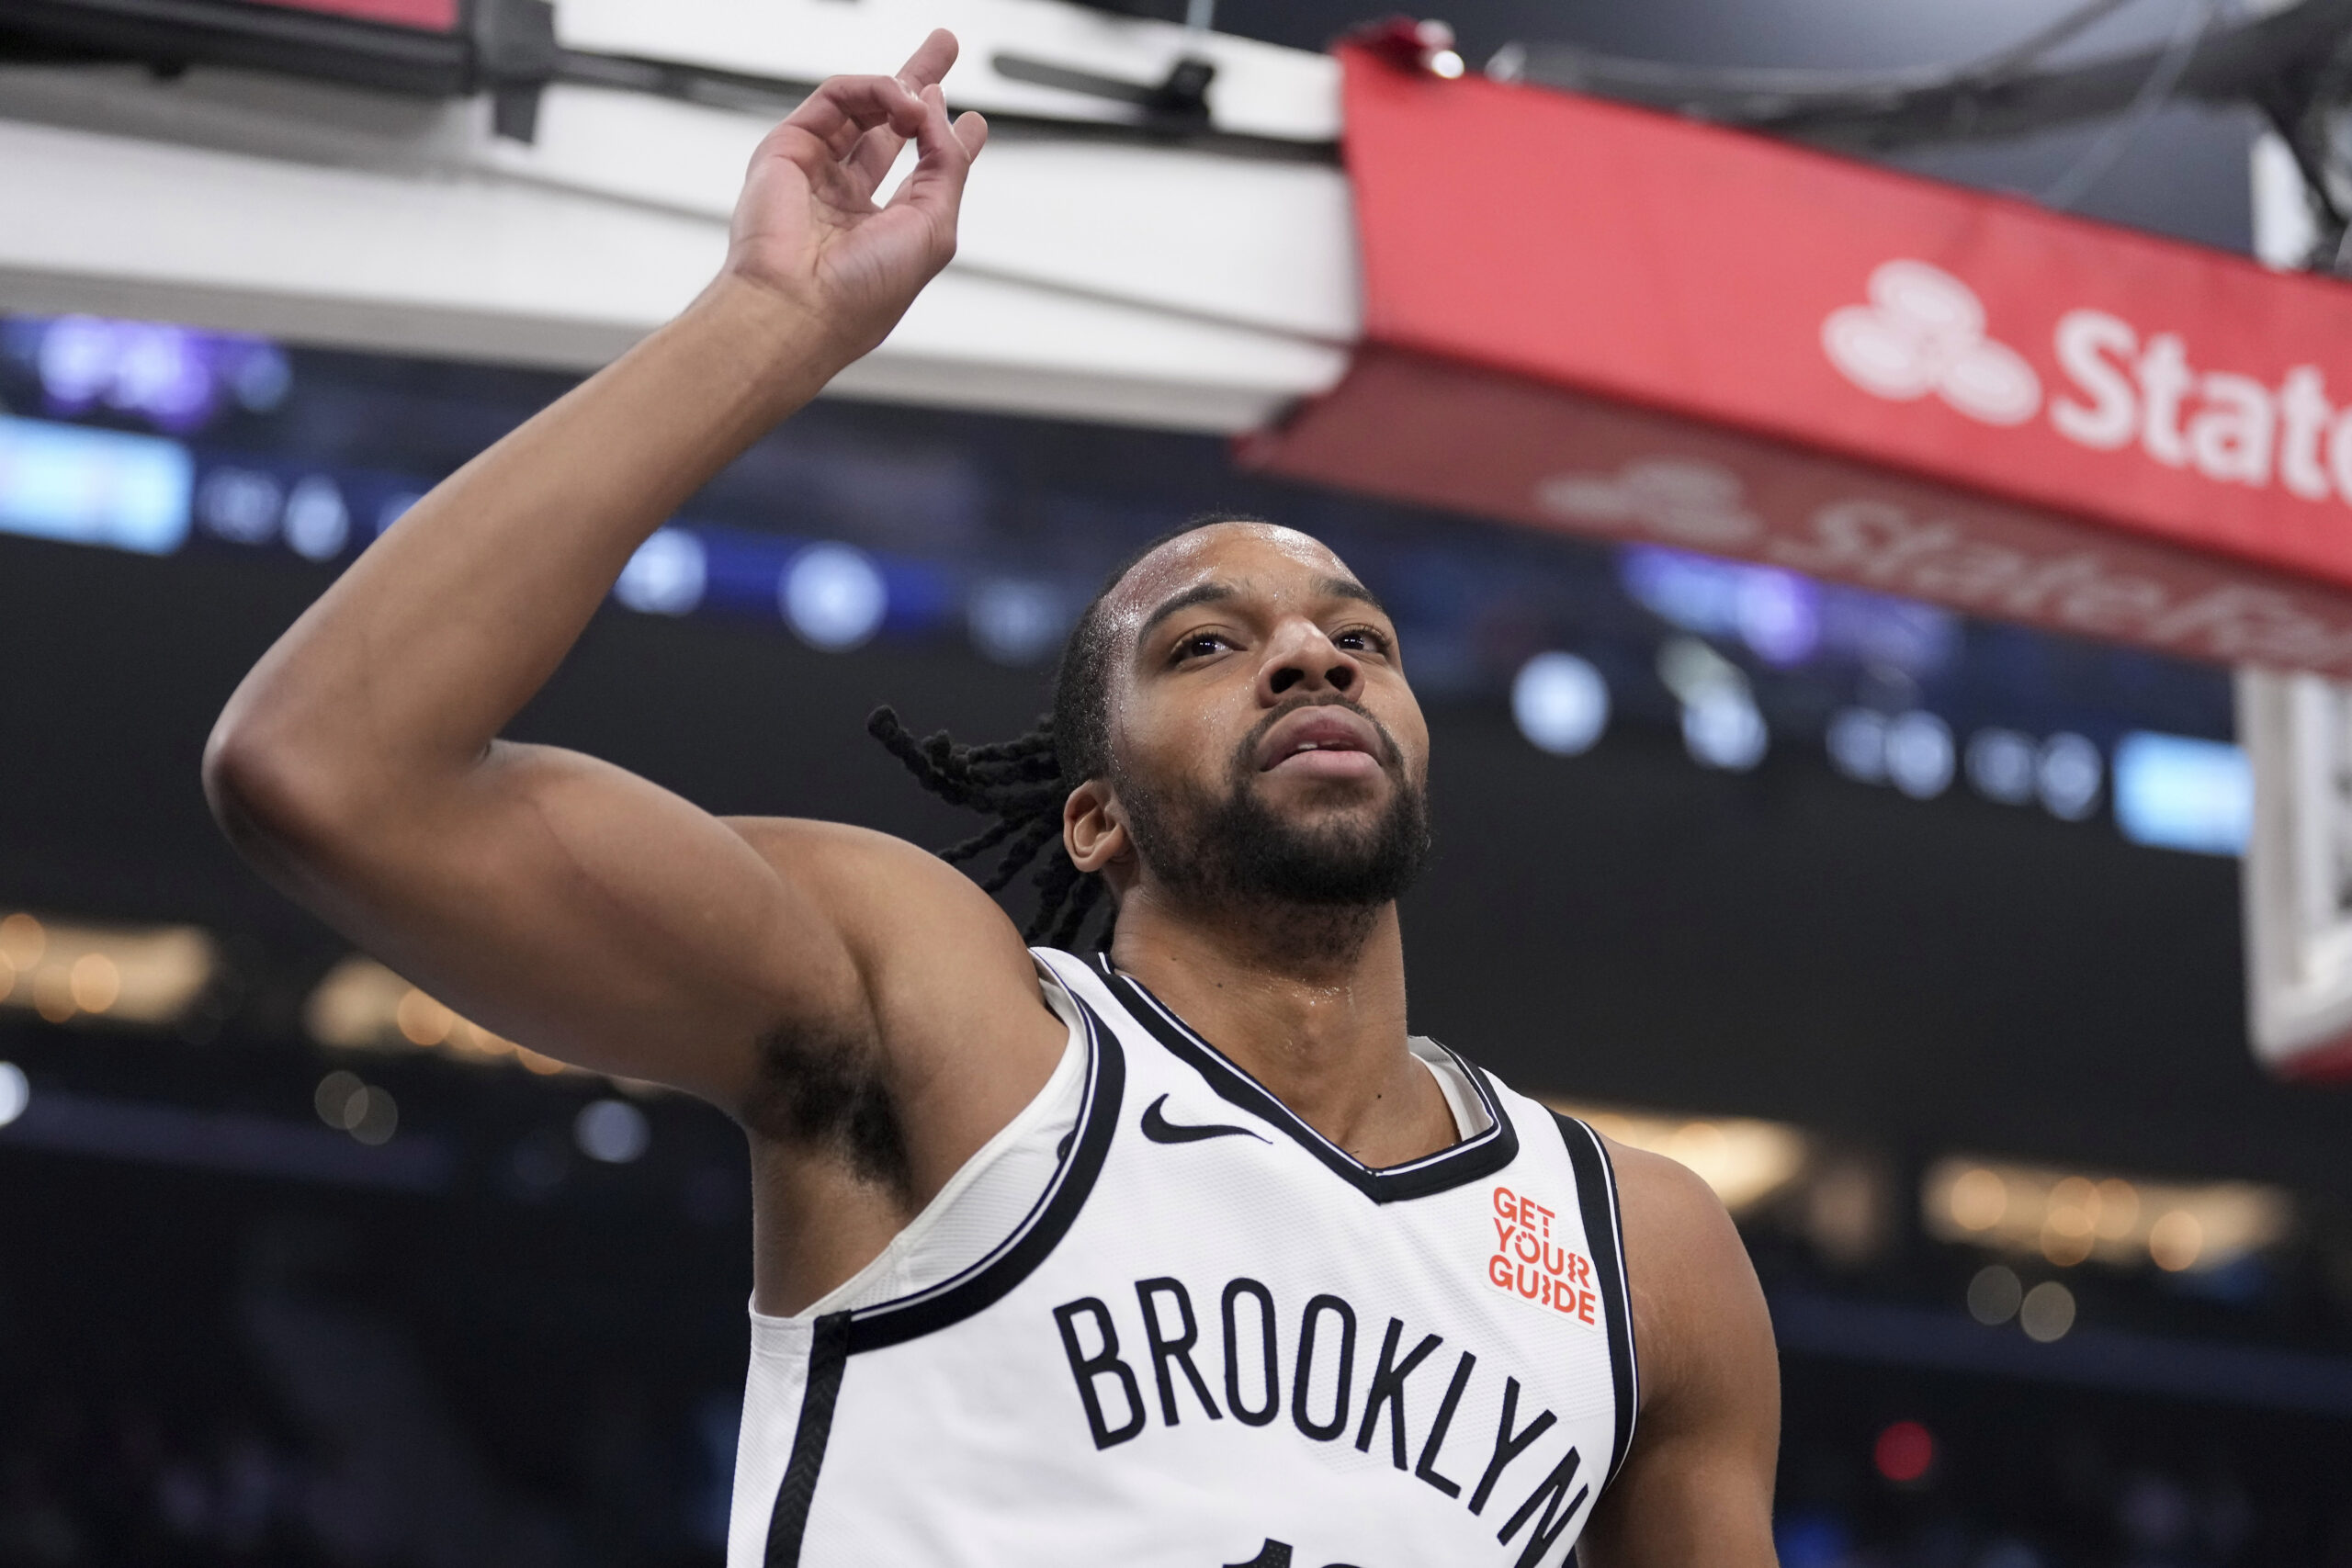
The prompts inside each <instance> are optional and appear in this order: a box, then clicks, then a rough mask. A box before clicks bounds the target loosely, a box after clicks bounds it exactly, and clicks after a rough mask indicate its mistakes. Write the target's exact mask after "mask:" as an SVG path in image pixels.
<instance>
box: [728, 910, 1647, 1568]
mask: <svg viewBox="0 0 2352 1568" xmlns="http://www.w3.org/2000/svg"><path fill="white" fill-rule="evenodd" d="M1036 957H1037V961H1038V964H1039V965H1040V967H1041V969H1042V970H1043V971H1044V972H1045V975H1046V977H1047V985H1046V993H1047V999H1048V1001H1049V1002H1050V1003H1051V1004H1052V1005H1053V1007H1054V1008H1055V1010H1056V1011H1057V1013H1059V1014H1060V1015H1061V1016H1062V1018H1063V1019H1064V1020H1065V1021H1066V1022H1068V1024H1069V1028H1070V1043H1069V1049H1068V1053H1067V1055H1066V1056H1065V1059H1064V1061H1063V1064H1062V1067H1061V1069H1060V1070H1059V1071H1057V1074H1056V1075H1055V1077H1054V1080H1053V1081H1052V1082H1050V1083H1049V1084H1048V1085H1047V1087H1046V1090H1045V1091H1044V1092H1043V1093H1041V1094H1040V1095H1039V1097H1038V1100H1037V1102H1036V1103H1035V1104H1033V1105H1032V1106H1031V1108H1030V1109H1029V1111H1025V1112H1024V1113H1023V1115H1022V1116H1021V1117H1019V1118H1016V1119H1015V1121H1014V1122H1013V1124H1012V1126H1010V1127H1008V1128H1006V1129H1005V1131H1004V1132H1003V1133H1002V1134H999V1136H998V1137H997V1138H996V1139H994V1140H992V1141H991V1142H990V1144H989V1146H988V1147H986V1148H984V1149H982V1150H981V1151H980V1153H979V1154H978V1155H977V1156H974V1158H973V1160H972V1161H971V1162H970V1163H969V1164H968V1165H967V1167H966V1168H965V1170H964V1171H962V1172H959V1173H958V1175H957V1177H956V1180H955V1181H953V1182H951V1183H950V1184H949V1186H948V1188H947V1189H946V1190H944V1191H943V1192H942V1193H941V1194H940V1195H939V1197H938V1198H937V1199H936V1200H934V1201H933V1203H932V1204H931V1205H930V1207H929V1208H927V1209H926V1210H925V1211H924V1213H922V1215H921V1216H920V1217H919V1218H918V1219H917V1220H916V1221H915V1222H914V1223H913V1224H910V1226H909V1227H908V1229H907V1232H906V1233H903V1234H902V1235H901V1236H900V1238H899V1240H897V1241H894V1242H893V1243H892V1245H891V1247H890V1248H889V1249H888V1251H886V1252H885V1254H884V1255H883V1257H882V1258H877V1259H876V1262H875V1263H874V1264H873V1265H871V1266H869V1268H868V1269H865V1270H864V1271H862V1272H861V1274H860V1275H859V1277H858V1278H857V1279H856V1280H852V1281H851V1282H850V1283H849V1284H848V1285H845V1286H844V1287H842V1290H839V1291H836V1292H833V1293H832V1294H831V1296H828V1297H827V1298H826V1299H825V1300H824V1301H821V1302H819V1303H816V1304H815V1305H814V1306H813V1307H811V1308H810V1309H809V1311H808V1312H806V1313H804V1314H800V1315H798V1316H797V1317H791V1318H773V1317H763V1316H760V1315H758V1314H754V1316H753V1335H752V1370H751V1377H750V1382H749V1386H748V1388H747V1391H746V1397H745V1402H744V1411H743V1427H742V1435H741V1449H740V1451H739V1453H738V1457H737V1461H736V1475H735V1506H734V1517H733V1525H732V1529H731V1531H730V1536H729V1548H728V1564H729V1568H759V1565H762V1564H765V1565H767V1568H788V1565H791V1564H798V1563H808V1564H811V1565H816V1568H832V1565H835V1564H873V1565H876V1568H881V1565H886V1564H887V1565H888V1568H907V1565H910V1564H923V1565H926V1568H929V1565H934V1564H936V1565H956V1568H960V1565H966V1564H969V1565H973V1568H979V1565H987V1568H1014V1565H1016V1564H1018V1565H1022V1568H1109V1565H1111V1564H1118V1565H1121V1568H1125V1565H1128V1564H1136V1565H1150V1568H1160V1565H1165V1568H1225V1565H1243V1568H1326V1565H1332V1568H1421V1565H1428V1564H1440V1563H1442V1564H1447V1565H1449V1568H1451V1565H1453V1564H1464V1565H1467V1564H1476V1563H1492V1564H1516V1565H1517V1568H1535V1565H1537V1564H1544V1565H1548V1568H1559V1564H1561V1563H1562V1562H1565V1561H1566V1558H1567V1557H1568V1555H1569V1552H1570V1551H1571V1549H1572V1548H1573V1546H1574V1544H1575V1541H1576V1538H1577V1534H1578V1532H1579V1531H1581V1530H1582V1529H1583V1528H1584V1525H1585V1522H1586V1521H1587V1520H1588V1519H1589V1517H1591V1513H1592V1507H1593V1504H1594V1501H1595V1499H1596V1498H1597V1497H1598V1496H1599V1495H1600V1491H1601V1489H1602V1488H1603V1487H1604V1486H1605V1485H1606V1484H1607V1483H1608V1482H1609V1480H1610V1479H1611V1478H1612V1477H1613V1476H1614V1475H1615V1474H1616V1472H1617V1469H1618V1467H1619V1466H1620V1465H1622V1464H1623V1462H1624V1458H1625V1450H1626V1446H1627V1444H1628V1443H1629V1442H1630V1440H1631V1439H1632V1437H1633V1427H1634V1409H1635V1406H1636V1403H1637V1395H1636V1389H1635V1382H1634V1377H1635V1373H1634V1344H1633V1325H1632V1319H1631V1311H1630V1304H1629V1301H1628V1297H1627V1294H1626V1290H1625V1274H1624V1266H1623V1251H1622V1248H1621V1246H1620V1241H1619V1234H1618V1217H1617V1201H1616V1189H1615V1184H1614V1177H1613V1175H1612V1174H1611V1169H1610V1165H1609V1159H1608V1156H1607V1154H1606V1153H1605V1151H1604V1149H1603V1146H1602V1145H1601V1142H1600V1138H1599V1137H1598V1136H1597V1135H1596V1134H1593V1133H1592V1132H1591V1131H1590V1130H1589V1128H1587V1127H1586V1126H1585V1125H1584V1124H1583V1123H1582V1122H1575V1121H1571V1120H1568V1119H1566V1118H1565V1117H1558V1116H1555V1114H1554V1113H1553V1112H1551V1111H1547V1110H1546V1109H1544V1107H1543V1106H1541V1105H1539V1104H1537V1103H1536V1102H1534V1101H1533V1100H1528V1099H1526V1098H1525V1097H1523V1096H1521V1095H1518V1094H1515V1093H1512V1092H1511V1091H1510V1090H1509V1089H1505V1088H1503V1087H1502V1086H1501V1085H1499V1084H1498V1083H1496V1082H1495V1081H1494V1080H1493V1079H1492V1078H1490V1077H1487V1075H1486V1074H1485V1073H1483V1072H1481V1071H1479V1070H1478V1069H1477V1068H1476V1067H1473V1066H1469V1065H1468V1064H1467V1063H1466V1062H1463V1061H1461V1059H1460V1058H1458V1057H1453V1058H1450V1059H1449V1060H1447V1061H1444V1062H1442V1063H1441V1064H1436V1065H1439V1066H1442V1067H1445V1068H1450V1069H1451V1070H1452V1075H1453V1078H1454V1081H1455V1082H1456V1083H1466V1084H1467V1085H1468V1086H1470V1088H1471V1089H1472V1090H1474V1091H1475V1096H1476V1102H1477V1103H1476V1106H1475V1107H1474V1108H1473V1109H1474V1110H1475V1111H1476V1122H1477V1123H1478V1130H1477V1131H1476V1132H1475V1134H1473V1135H1469V1136H1465V1137H1464V1139H1463V1140H1462V1141H1461V1142H1459V1143H1456V1144H1455V1145H1453V1146H1452V1147H1450V1148H1447V1149H1445V1150H1442V1151H1441V1152H1440V1153H1437V1154H1434V1155H1431V1156H1428V1157H1427V1158H1424V1159H1419V1160H1416V1161H1413V1162H1412V1163H1410V1164H1408V1165H1402V1166H1395V1167H1391V1168H1386V1169H1382V1170H1374V1169H1370V1168H1366V1167H1364V1166H1363V1165H1361V1164H1359V1163H1358V1162H1357V1161H1356V1160H1354V1159H1353V1158H1351V1156H1348V1155H1347V1154H1346V1153H1345V1152H1344V1151H1342V1150H1341V1149H1340V1148H1339V1147H1338V1146H1337V1145H1333V1144H1332V1143H1330V1142H1329V1140H1327V1139H1325V1138H1324V1137H1322V1136H1321V1135H1320V1134H1317V1133H1316V1131H1315V1130H1314V1129H1313V1128H1311V1127H1309V1126H1308V1125H1307V1124H1306V1122H1303V1121H1301V1120H1300V1119H1299V1118H1298V1117H1297V1116H1295V1115H1294V1114H1292V1112H1291V1111H1289V1110H1288V1109H1287V1108H1286V1107H1285V1106H1283V1104H1282V1102H1281V1101H1279V1100H1276V1099H1275V1098H1274V1097H1273V1096H1272V1095H1271V1094H1270V1093H1268V1092H1267V1091H1266V1090H1265V1089H1262V1088H1261V1087H1260V1086H1259V1084H1258V1083H1257V1082H1256V1080H1254V1079H1252V1078H1251V1077H1249V1076H1248V1075H1247V1074H1246V1073H1244V1072H1242V1071H1241V1070H1240V1069H1239V1068H1238V1067H1237V1066H1235V1065H1234V1064H1233V1063H1232V1062H1230V1061H1228V1060H1227V1058H1226V1057H1225V1056H1224V1055H1221V1054H1220V1053H1219V1052H1218V1051H1217V1050H1216V1047H1215V1046H1214V1045H1213V1044H1211V1043H1209V1042H1207V1041H1205V1040H1204V1039H1202V1038H1201V1037H1200V1036H1199V1035H1197V1034H1195V1033H1194V1032H1193V1031H1192V1030H1191V1029H1189V1028H1188V1027H1186V1025H1185V1024H1184V1022H1183V1021H1182V1019H1180V1018H1178V1017H1177V1016H1176V1015H1175V1014H1174V1013H1172V1012H1171V1011H1170V1010H1168V1009H1167V1008H1166V1007H1164V1006H1162V1005H1161V1004H1160V1003H1159V1001H1158V1000H1157V999H1156V998H1153V997H1152V996H1151V995H1150V994H1149V993H1148V991H1147V990H1145V988H1144V987H1142V986H1141V985H1139V984H1138V983H1136V981H1135V980H1133V979H1131V978H1129V977H1127V976H1123V975H1120V974H1118V973H1117V972H1116V971H1114V969H1112V968H1111V966H1110V965H1109V964H1108V962H1107V961H1106V960H1104V959H1102V958H1099V957H1098V958H1096V959H1095V960H1093V961H1091V962H1089V961H1086V960H1081V959H1079V958H1076V957H1073V956H1071V955H1070V954H1068V953H1058V952H1053V951H1050V950H1044V949H1040V950H1038V951H1037V953H1036ZM1415 1049H1416V1051H1417V1052H1421V1053H1424V1054H1425V1055H1426V1054H1430V1053H1442V1047H1436V1046H1431V1045H1430V1044H1428V1043H1426V1042H1419V1041H1417V1042H1416V1043H1415ZM1057 1107H1058V1109H1057ZM1024 1171H1025V1172H1026V1173H1027V1174H1026V1175H1025V1176H1024V1175H1023V1172H1024ZM1008 1193H1018V1194H1020V1198H1021V1201H1022V1202H1023V1204H1025V1208H1013V1207H1011V1206H1009V1203H1008V1201H1007V1194H1008ZM979 1233H984V1234H979ZM942 1256H953V1257H956V1258H958V1259H959V1263H958V1266H957V1267H956V1269H955V1270H954V1271H953V1272H952V1273H946V1272H944V1271H943V1270H942V1269H939V1268H938V1267H936V1266H933V1267H929V1268H926V1266H925V1264H924V1259H925V1258H927V1257H928V1258H933V1259H934V1260H935V1259H937V1258H940V1257H942Z"/></svg>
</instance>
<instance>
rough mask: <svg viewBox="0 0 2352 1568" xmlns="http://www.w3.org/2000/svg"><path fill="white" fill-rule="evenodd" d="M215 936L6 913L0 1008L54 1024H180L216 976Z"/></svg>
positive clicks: (0, 926) (1, 925) (1, 930)
mask: <svg viewBox="0 0 2352 1568" xmlns="http://www.w3.org/2000/svg"><path fill="white" fill-rule="evenodd" d="M216 962H217V957H216V954H215V953H214V951H213V945H212V939H211V938H209V936H207V935H205V933H204V932H202V931H198V930H197V929H196V928H195V927H193V926H146V927H129V926H97V925H83V924H78V923H74V922H68V921H61V920H53V919H42V918H41V917H40V916H36V915H32V914H28V913H26V912H25V911H23V910H18V911H17V912H16V913H14V914H10V915H7V916H6V917H0V1006H6V1007H12V1008H21V1009H25V1010H29V1011H32V1012H37V1013H39V1014H40V1016H41V1017H42V1018H44V1019H46V1020H48V1021H50V1022H51V1023H64V1022H67V1021H72V1020H75V1019H96V1018H103V1019H106V1020H107V1021H110V1022H121V1023H131V1024H147V1025H158V1026H160V1025H166V1024H171V1023H176V1022H177V1021H179V1020H180V1018H181V1017H182V1016H184V1015H185V1014H186V1013H187V1010H188V1009H189V1007H190V1006H192V1005H193V1004H194V1003H195V1001H196V999H197V998H198V997H199V996H200V995H202V994H203V992H204V988H205V987H207V986H209V985H210V984H211V982H212V976H213V970H214V966H215V964H216Z"/></svg>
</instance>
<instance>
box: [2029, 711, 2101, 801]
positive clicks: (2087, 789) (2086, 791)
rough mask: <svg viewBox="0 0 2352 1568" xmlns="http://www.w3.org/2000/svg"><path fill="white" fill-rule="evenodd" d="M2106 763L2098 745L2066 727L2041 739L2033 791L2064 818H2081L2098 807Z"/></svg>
mask: <svg viewBox="0 0 2352 1568" xmlns="http://www.w3.org/2000/svg"><path fill="white" fill-rule="evenodd" d="M2106 771H2107V769H2106V763H2105V761H2103V760H2102V759H2101V757H2100V756H2099V750H2098V746H2097V745H2096V744H2095V743H2094V742H2092V741H2090V740H2087V739H2084V738H2083V737H2082V736H2079V735H2070V734H2067V733H2065V732H2064V731H2061V732H2060V733H2058V734H2056V735H2053V736H2052V737H2051V738H2050V739H2047V740H2045V741H2043V742H2042V743H2041V756H2040V757H2039V758H2037V759H2036V760H2035V762H2034V792H2035V793H2036V794H2038V795H2041V807H2042V809H2043V810H2045V811H2047V812H2049V813H2050V815H2052V817H2055V818H2059V819H2060V820H2061V821H2065V822H2080V821H2081V820H2082V819H2083V818H2086V817H2088V816H2089V815H2090V814H2091V813H2092V812H2094V811H2096V810H2098V790H2099V784H2100V781H2101V776H2102V775H2103V774H2104V773H2106Z"/></svg>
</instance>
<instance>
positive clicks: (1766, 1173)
mask: <svg viewBox="0 0 2352 1568" xmlns="http://www.w3.org/2000/svg"><path fill="white" fill-rule="evenodd" d="M1546 1103H1547V1104H1549V1105H1550V1106H1551V1107H1552V1109H1554V1110H1555V1111H1565V1112H1566V1114H1568V1115H1570V1116H1574V1117H1576V1118H1577V1120H1579V1121H1581V1122H1585V1123H1586V1124H1587V1125H1588V1126H1590V1127H1591V1128H1592V1129H1593V1130H1594V1131H1596V1132H1599V1133H1600V1134H1604V1135H1606V1136H1608V1137H1611V1138H1614V1139H1616V1140H1617V1141H1618V1142H1619V1143H1621V1144H1626V1145H1631V1146H1632V1147H1634V1148H1637V1149H1646V1150H1647V1151H1649V1152H1650V1153H1651V1154H1657V1155H1664V1156H1667V1158H1668V1159H1671V1160H1677V1161H1679V1162H1680V1163H1681V1164H1683V1165H1686V1166H1688V1167H1690V1168H1691V1171H1692V1172H1693V1173H1694V1174H1695V1175H1697V1176H1698V1178H1699V1179H1701V1180H1702V1181H1704V1182H1705V1183H1706V1184H1707V1185H1708V1186H1709V1187H1711V1188H1713V1190H1714V1193H1715V1196H1716V1197H1717V1198H1720V1199H1721V1200H1723V1205H1724V1208H1726V1209H1729V1210H1730V1211H1731V1212H1732V1213H1735V1214H1737V1213H1745V1212H1746V1211H1747V1210H1749V1209H1752V1208H1754V1207H1755V1206H1756V1205H1757V1204H1758V1203H1760V1202H1762V1201H1764V1200H1765V1199H1767V1198H1770V1197H1771V1196H1772V1195H1773V1194H1774V1193H1776V1192H1779V1191H1781V1190H1782V1189H1784V1188H1786V1187H1787V1186H1788V1185H1789V1184H1790V1183H1791V1182H1792V1181H1794V1180H1795V1179H1797V1178H1798V1176H1800V1175H1801V1174H1803V1172H1804V1168H1805V1165H1806V1162H1807V1161H1808V1160H1809V1159H1810V1158H1811V1156H1812V1152H1813V1151H1812V1144H1811V1141H1810V1140H1809V1139H1807V1138H1806V1136H1805V1135H1804V1134H1803V1133H1801V1132H1799V1131H1798V1130H1797V1129H1796V1128H1794V1127H1791V1126H1788V1125H1786V1124H1785V1123H1782V1122H1762V1121H1758V1120H1756V1119H1754V1118H1751V1117H1702V1116H1673V1115H1667V1114H1663V1113H1661V1112H1657V1111H1623V1110H1618V1109H1614V1108H1611V1107H1603V1106H1589V1105H1579V1104H1576V1103H1574V1102H1571V1101H1567V1100H1548V1101H1546Z"/></svg>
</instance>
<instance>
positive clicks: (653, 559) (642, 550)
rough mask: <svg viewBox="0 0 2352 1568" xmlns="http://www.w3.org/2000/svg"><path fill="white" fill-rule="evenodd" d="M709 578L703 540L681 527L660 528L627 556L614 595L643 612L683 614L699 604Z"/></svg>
mask: <svg viewBox="0 0 2352 1568" xmlns="http://www.w3.org/2000/svg"><path fill="white" fill-rule="evenodd" d="M709 581H710V557H709V553H708V552H707V550H705V549H704V548H703V543H702V540H700V539H699V538H697V537H695V536H694V535H693V534H691V533H688V532H687V531H686V530H685V529H684V528H662V529H657V530H656V531H655V533H654V535H653V536H652V537H651V538H650V539H648V540H646V541H645V543H643V544H641V545H639V546H638V547H637V553H636V554H634V555H632V556H630V557H629V558H628V565H627V566H625V567H623V568H622V569H621V576H620V581H617V582H616V583H614V584H613V597H614V598H616V599H617V600H619V601H620V602H621V603H622V604H626V605H628V607H629V608H630V609H632V610H637V611H639V612H641V613H643V614H645V615H691V614H693V612H694V610H695V606H697V605H699V604H701V603H702V596H703V591H704V589H705V588H706V587H707V585H708V583H709Z"/></svg>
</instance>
